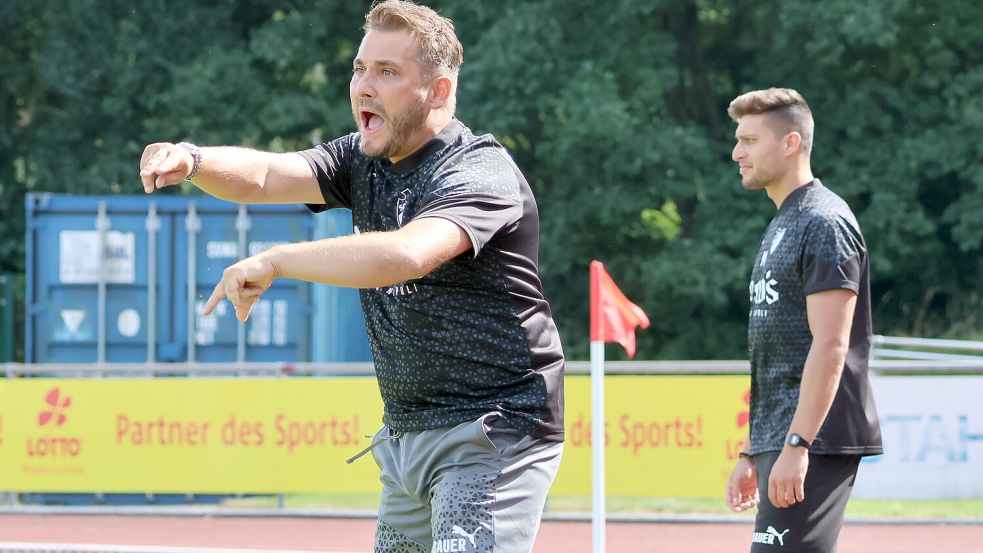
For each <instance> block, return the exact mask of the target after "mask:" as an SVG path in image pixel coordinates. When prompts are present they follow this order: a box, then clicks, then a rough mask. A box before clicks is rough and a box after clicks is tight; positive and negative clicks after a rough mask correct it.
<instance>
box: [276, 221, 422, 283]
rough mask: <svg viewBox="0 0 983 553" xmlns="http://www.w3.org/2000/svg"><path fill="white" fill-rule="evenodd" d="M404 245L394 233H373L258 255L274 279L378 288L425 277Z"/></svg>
mask: <svg viewBox="0 0 983 553" xmlns="http://www.w3.org/2000/svg"><path fill="white" fill-rule="evenodd" d="M404 242H405V240H403V239H401V238H400V237H399V236H397V235H396V233H392V232H373V233H362V234H358V235H354V236H343V237H338V238H327V239H324V240H317V241H313V242H300V243H296V244H283V245H280V246H275V247H274V248H271V249H270V250H267V251H266V252H263V253H262V254H260V255H262V256H264V257H266V258H267V259H268V260H269V261H270V263H272V264H273V266H274V267H275V274H276V277H277V278H293V279H297V280H303V281H307V282H320V283H323V284H330V285H333V286H345V287H349V288H378V287H382V286H391V285H393V284H398V283H400V282H405V281H407V280H412V279H415V278H419V277H421V276H424V274H426V273H425V271H424V270H423V269H422V267H421V266H420V264H419V263H418V262H416V261H415V258H414V256H413V254H412V251H411V249H410V248H409V244H405V243H404Z"/></svg>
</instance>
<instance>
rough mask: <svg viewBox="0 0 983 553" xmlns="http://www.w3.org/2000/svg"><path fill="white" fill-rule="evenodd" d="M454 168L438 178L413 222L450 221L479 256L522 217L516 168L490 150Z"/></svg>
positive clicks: (467, 157) (466, 157) (470, 156)
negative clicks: (430, 219) (424, 220)
mask: <svg viewBox="0 0 983 553" xmlns="http://www.w3.org/2000/svg"><path fill="white" fill-rule="evenodd" d="M448 165H451V166H452V167H453V169H450V170H446V171H442V172H441V173H440V174H439V175H436V177H437V178H436V187H435V189H434V190H433V191H431V192H430V193H429V194H427V195H426V197H425V198H424V202H423V205H422V206H421V208H420V209H419V210H418V211H417V213H416V215H415V216H414V217H413V219H420V218H423V217H439V218H442V219H447V220H449V221H451V222H453V223H455V224H457V225H458V226H459V227H461V228H462V229H463V230H464V232H466V233H467V235H468V238H470V240H471V248H472V250H473V252H474V256H475V257H477V256H478V253H480V252H481V249H482V248H484V247H485V245H487V244H488V243H489V242H491V241H492V239H493V238H495V236H497V235H498V234H499V233H501V232H503V231H507V230H509V229H511V228H514V227H515V225H516V224H517V223H518V221H519V219H520V218H521V217H522V210H523V206H522V195H521V191H520V185H519V177H518V174H517V168H516V167H515V165H514V164H513V163H512V162H511V160H510V159H508V158H507V157H505V155H504V154H502V153H499V152H496V151H495V150H493V149H491V148H488V149H484V151H481V152H479V153H474V152H472V153H471V154H468V155H466V156H465V159H462V160H459V161H458V162H457V163H449V164H448Z"/></svg>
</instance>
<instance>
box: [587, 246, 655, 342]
mask: <svg viewBox="0 0 983 553" xmlns="http://www.w3.org/2000/svg"><path fill="white" fill-rule="evenodd" d="M636 326H640V327H642V328H648V326H649V318H648V317H647V316H646V315H645V312H644V311H642V308H641V307H638V306H637V305H635V304H634V303H632V302H630V301H628V298H626V297H625V295H624V294H622V293H621V290H619V289H618V286H617V285H616V284H615V283H614V281H613V280H611V277H610V276H609V275H608V272H607V271H606V270H604V264H603V263H601V262H600V261H591V262H590V341H591V342H618V343H619V344H621V346H622V347H623V348H625V351H626V352H628V357H634V356H635V327H636Z"/></svg>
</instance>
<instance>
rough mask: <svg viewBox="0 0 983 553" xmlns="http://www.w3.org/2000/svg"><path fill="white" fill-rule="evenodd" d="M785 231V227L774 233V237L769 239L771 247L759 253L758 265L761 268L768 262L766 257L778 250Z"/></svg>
mask: <svg viewBox="0 0 983 553" xmlns="http://www.w3.org/2000/svg"><path fill="white" fill-rule="evenodd" d="M785 230H786V229H785V227H782V228H780V229H778V230H777V231H775V237H774V238H772V239H771V246H769V247H768V249H767V250H765V251H764V252H762V253H761V263H760V264H759V265H760V266H761V267H764V266H765V263H767V262H768V256H769V255H771V254H773V253H775V250H777V249H778V245H779V244H781V242H782V238H785Z"/></svg>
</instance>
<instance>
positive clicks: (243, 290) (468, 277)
mask: <svg viewBox="0 0 983 553" xmlns="http://www.w3.org/2000/svg"><path fill="white" fill-rule="evenodd" d="M364 30H365V35H364V37H363V39H362V42H361V45H360V46H359V49H358V53H357V54H356V57H355V60H354V63H353V72H352V80H351V85H350V97H351V105H352V112H353V114H354V117H355V122H356V124H357V127H358V132H357V133H353V134H350V135H348V136H343V137H341V138H338V139H336V140H333V141H331V142H328V143H325V144H321V145H319V146H317V147H315V148H311V149H309V150H305V151H301V152H294V153H285V154H273V153H265V152H257V151H253V150H247V149H242V148H231V147H214V148H199V147H197V146H194V145H192V144H187V143H182V144H167V143H158V144H152V145H150V146H147V148H146V149H145V150H144V153H143V157H142V159H141V162H140V167H141V170H140V175H141V178H142V180H143V185H144V189H145V191H146V192H147V193H150V192H152V191H153V190H154V188H160V187H164V186H168V185H172V184H177V183H179V182H181V181H183V180H185V179H187V180H191V181H192V182H193V183H194V184H195V185H196V186H198V187H199V188H201V189H202V190H204V191H206V192H208V193H209V194H212V195H214V196H217V197H219V198H224V199H227V200H231V201H236V202H241V203H292V202H297V203H305V204H308V205H309V206H310V207H311V209H312V210H314V211H322V210H324V209H329V208H333V207H347V208H350V209H351V210H352V217H353V221H354V224H355V235H353V236H347V237H340V238H331V239H326V240H320V241H316V242H308V243H300V244H288V245H281V246H276V247H274V248H272V249H270V250H267V251H265V252H262V253H260V254H257V255H254V256H252V257H249V258H247V259H244V260H242V261H240V262H238V263H236V264H234V265H232V266H230V267H229V268H228V269H226V270H225V272H224V273H223V275H222V279H221V282H219V283H218V285H217V286H216V287H215V290H214V292H213V293H212V295H211V297H210V298H209V299H208V301H207V302H206V305H205V308H204V313H205V314H206V315H207V314H209V313H211V312H212V310H213V309H214V308H215V306H216V305H217V304H218V303H219V302H220V301H221V300H222V299H223V298H227V299H228V300H229V301H230V302H231V303H232V305H233V306H234V307H235V311H236V316H237V317H238V318H239V320H242V321H244V320H246V318H247V317H248V316H249V312H250V310H251V308H252V307H253V306H254V305H255V304H256V302H257V300H258V299H259V298H260V297H261V295H262V294H263V292H265V291H266V290H267V289H268V288H269V286H270V284H271V283H272V282H273V280H274V279H276V278H295V279H302V280H306V281H311V282H323V283H327V284H332V285H336V286H348V287H355V288H359V289H360V295H361V302H362V308H363V311H364V314H365V321H366V326H367V329H368V335H369V342H370V346H371V349H372V354H373V359H374V362H375V368H376V375H377V378H378V383H379V389H380V392H381V394H382V398H383V403H384V406H385V412H384V416H383V423H384V425H385V426H384V428H383V429H382V430H381V431H380V432H379V433H378V434H377V435H376V437H375V438H374V439H373V441H372V444H371V445H370V447H369V448H367V450H366V451H369V450H371V452H372V455H373V457H374V458H375V460H376V463H377V464H378V465H379V468H380V470H381V472H382V476H381V481H382V484H383V492H382V499H381V505H380V508H379V520H378V525H377V530H376V549H375V550H376V551H377V552H379V551H382V552H396V551H401V552H402V551H407V552H420V553H423V552H429V551H431V550H432V551H493V550H494V551H515V552H520V551H530V550H531V548H532V544H533V541H534V539H535V535H536V531H537V529H538V526H539V521H540V518H541V516H542V510H543V506H544V504H545V499H546V493H547V490H548V489H549V487H550V485H551V483H552V481H553V478H554V476H555V474H556V470H557V467H558V465H559V461H560V455H561V451H562V447H563V444H562V442H563V363H564V361H563V352H562V349H561V346H560V340H559V337H558V335H557V331H556V327H555V325H554V323H553V319H552V315H551V313H550V308H549V304H548V303H547V302H546V300H545V298H544V297H543V292H542V285H541V283H540V280H539V271H538V249H539V216H538V210H537V207H536V202H535V200H534V198H533V195H532V192H531V190H530V188H529V185H528V183H527V182H526V180H525V178H524V177H523V176H522V174H521V172H520V171H519V169H518V168H517V167H516V166H515V164H514V163H513V161H512V159H511V158H510V157H509V155H508V154H507V153H506V152H505V150H504V149H503V148H502V146H501V145H500V144H499V143H498V142H497V141H496V140H495V139H494V138H493V137H491V136H487V135H486V136H475V135H473V134H472V133H471V131H470V130H469V129H468V128H467V127H465V126H464V125H463V124H462V123H461V122H460V121H458V120H457V119H455V118H454V109H455V95H456V89H457V78H458V71H459V68H460V66H461V62H462V58H463V48H462V47H461V44H460V42H459V41H458V39H457V37H456V35H455V32H454V27H453V23H452V22H451V21H450V20H448V19H445V18H443V17H441V16H439V15H438V14H437V13H435V12H434V11H433V10H431V9H430V8H426V7H423V6H418V5H416V4H413V3H410V2H405V1H400V0H390V1H386V2H381V3H379V4H376V5H375V6H374V7H373V8H372V9H371V11H370V12H369V13H368V14H367V15H366V20H365V26H364ZM362 453H365V452H364V451H363V452H362ZM362 453H360V454H358V455H356V456H355V458H357V457H359V456H361V454H362ZM353 460H354V458H353Z"/></svg>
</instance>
